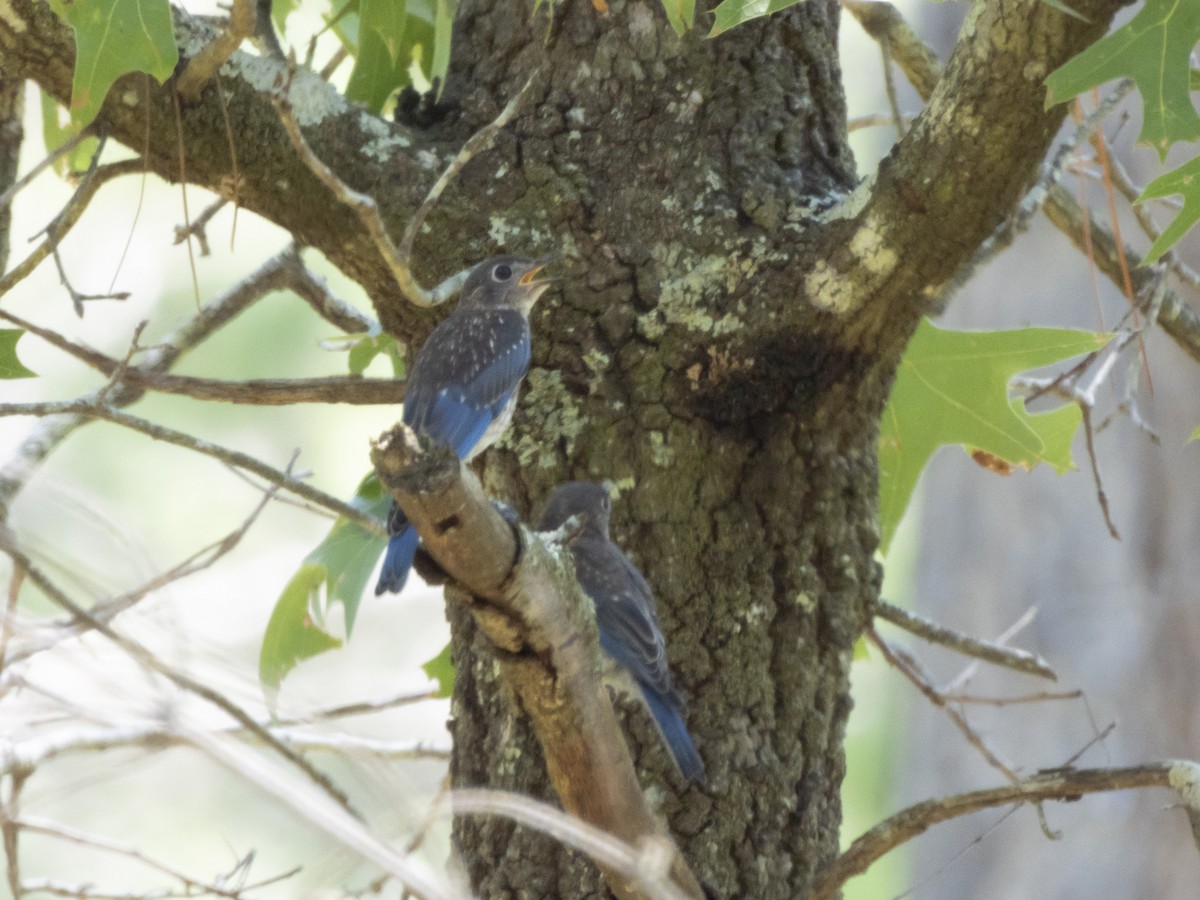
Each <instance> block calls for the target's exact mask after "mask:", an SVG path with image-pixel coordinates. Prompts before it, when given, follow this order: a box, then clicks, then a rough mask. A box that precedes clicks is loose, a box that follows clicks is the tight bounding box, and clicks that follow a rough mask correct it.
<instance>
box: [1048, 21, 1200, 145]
mask: <svg viewBox="0 0 1200 900" xmlns="http://www.w3.org/2000/svg"><path fill="white" fill-rule="evenodd" d="M1197 41H1200V3H1197V2H1196V0H1146V2H1145V5H1144V6H1143V7H1142V8H1141V9H1140V10H1138V13H1137V15H1135V16H1134V17H1133V18H1132V19H1130V20H1129V22H1128V23H1127V24H1126V25H1124V26H1122V27H1121V28H1118V29H1117V30H1116V31H1114V32H1113V33H1112V34H1110V35H1108V36H1107V37H1104V38H1101V39H1100V40H1099V41H1097V42H1096V43H1095V44H1093V45H1092V46H1091V47H1088V48H1087V49H1086V50H1084V51H1083V52H1082V53H1080V54H1079V55H1078V56H1075V57H1073V58H1071V59H1069V60H1067V62H1065V63H1063V65H1061V66H1059V67H1058V68H1057V69H1055V70H1054V71H1053V72H1051V73H1050V76H1049V77H1048V78H1047V79H1046V87H1047V88H1048V89H1049V91H1048V93H1047V95H1046V106H1047V107H1050V106H1053V105H1054V104H1055V103H1062V102H1063V101H1065V100H1070V99H1071V98H1072V97H1074V96H1076V95H1078V94H1081V93H1083V92H1084V91H1086V90H1089V89H1090V88H1093V87H1095V86H1096V85H1098V84H1103V83H1104V82H1106V81H1111V80H1112V79H1114V78H1124V77H1129V78H1132V79H1133V80H1134V82H1135V83H1136V84H1137V88H1138V91H1140V92H1141V95H1142V106H1143V111H1142V133H1141V135H1140V140H1141V141H1143V142H1145V143H1147V144H1150V145H1151V146H1152V147H1154V148H1155V149H1156V150H1158V154H1159V156H1160V157H1163V158H1165V157H1166V153H1167V149H1168V148H1169V147H1170V146H1171V144H1173V143H1175V142H1177V141H1191V140H1195V139H1196V138H1198V137H1200V116H1198V115H1197V114H1196V108H1195V107H1194V106H1193V105H1192V98H1191V95H1190V94H1189V82H1190V79H1191V74H1190V63H1191V53H1192V49H1193V48H1194V47H1195V46H1196V43H1197Z"/></svg>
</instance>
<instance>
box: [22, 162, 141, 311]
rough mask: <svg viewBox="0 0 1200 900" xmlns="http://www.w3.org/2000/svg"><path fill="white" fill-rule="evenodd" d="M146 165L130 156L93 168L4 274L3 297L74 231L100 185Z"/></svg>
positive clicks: (79, 309) (78, 306)
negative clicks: (32, 245)
mask: <svg viewBox="0 0 1200 900" xmlns="http://www.w3.org/2000/svg"><path fill="white" fill-rule="evenodd" d="M99 154H100V151H99V149H97V151H96V157H95V158H96V159H98V158H99ZM142 168H143V165H142V162H141V160H137V159H126V160H122V161H121V162H115V163H110V164H109V165H106V166H99V167H96V168H94V169H89V170H88V174H87V175H85V176H84V177H83V180H82V181H81V182H80V183H79V187H78V188H76V189H75V193H74V194H73V195H71V199H70V200H68V201H67V205H66V206H64V207H63V208H62V209H61V210H60V211H59V213H58V214H57V215H56V216H55V217H54V218H53V219H52V220H51V221H50V223H49V224H48V225H47V226H46V227H45V228H44V229H42V233H43V234H45V235H46V239H45V240H44V241H42V242H41V243H40V244H38V245H37V247H35V248H34V249H33V250H31V251H30V253H29V255H28V256H26V257H25V258H24V259H23V260H21V262H20V263H18V264H17V265H16V266H14V267H13V268H12V269H10V270H9V271H8V272H7V273H6V274H5V275H4V276H3V277H0V297H3V296H4V295H5V294H7V293H8V292H9V291H10V290H12V289H13V288H14V287H16V286H17V285H18V284H20V283H21V282H22V281H23V280H24V279H25V278H26V277H27V276H28V275H29V274H30V273H31V272H33V270H34V269H36V268H37V267H38V266H39V265H41V263H42V261H43V260H44V259H45V258H46V257H47V256H50V255H51V254H52V253H53V252H54V250H55V248H56V247H58V245H59V244H60V243H61V242H62V240H63V238H65V237H66V236H67V235H68V234H70V232H71V229H72V228H73V227H74V226H75V223H76V222H78V221H79V219H80V218H81V217H82V216H83V213H84V211H85V210H86V209H87V208H88V206H89V205H90V204H91V202H92V198H93V197H94V196H96V192H97V191H98V190H100V188H102V187H103V186H104V185H105V184H107V183H108V182H109V181H112V180H113V179H114V178H119V177H121V176H123V175H136V174H140V173H141V172H142ZM75 311H76V312H77V313H79V314H80V315H83V307H82V306H81V305H79V304H78V303H77V304H76V309H75Z"/></svg>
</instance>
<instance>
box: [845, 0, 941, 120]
mask: <svg viewBox="0 0 1200 900" xmlns="http://www.w3.org/2000/svg"><path fill="white" fill-rule="evenodd" d="M842 6H843V7H845V9H846V11H847V12H849V13H850V14H851V15H852V16H854V18H855V19H857V20H858V23H859V24H860V25H862V27H863V31H865V32H866V33H867V34H869V35H870V36H871V37H873V38H874V39H875V40H876V41H878V42H879V44H880V46H886V47H887V51H886V52H887V54H888V56H890V57H892V59H894V60H895V62H896V65H898V66H899V67H900V71H901V72H903V73H904V77H905V78H907V79H908V80H909V83H910V84H912V86H913V87H914V88H915V89H916V91H917V93H918V94H919V95H920V97H921V99H922V100H928V99H929V95H930V94H932V93H933V89H934V88H935V87H936V86H937V83H938V81H939V80H940V79H941V77H942V64H941V61H940V60H939V59H938V58H937V54H935V53H934V52H933V51H932V50H930V49H929V47H928V46H927V45H926V44H925V42H924V41H922V40H921V38H920V37H919V36H918V35H917V33H916V32H915V31H913V30H912V28H911V27H910V26H909V24H908V22H906V21H905V19H904V16H903V15H901V14H900V11H899V10H898V9H896V7H895V6H893V5H892V4H891V3H882V2H875V0H842ZM892 109H893V115H895V106H894V105H893V108H892Z"/></svg>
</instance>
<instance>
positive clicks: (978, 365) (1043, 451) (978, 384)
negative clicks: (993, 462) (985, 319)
mask: <svg viewBox="0 0 1200 900" xmlns="http://www.w3.org/2000/svg"><path fill="white" fill-rule="evenodd" d="M1109 337H1110V335H1107V334H1096V333H1093V332H1090V331H1072V330H1066V329H1056V328H1024V329H1019V330H1015V331H947V330H944V329H941V328H938V327H936V326H935V325H933V324H932V323H930V322H929V321H923V322H922V323H921V325H920V327H918V329H917V332H916V334H914V335H913V338H912V341H911V342H910V343H909V346H908V350H907V351H906V353H905V355H904V359H903V360H902V361H901V363H900V368H899V370H898V372H897V374H896V382H895V384H894V385H893V387H892V395H891V397H890V399H889V400H888V405H887V408H886V409H885V410H884V416H883V422H882V424H881V427H880V435H879V482H880V484H879V515H880V524H881V528H882V533H883V540H882V549H883V550H884V552H886V550H887V547H888V545H889V544H890V542H891V539H892V536H893V534H894V533H895V530H896V527H897V525H899V523H900V519H901V517H902V516H903V515H904V510H905V509H906V508H907V506H908V502H909V499H910V498H911V496H912V492H913V490H914V489H915V488H916V485H917V479H918V478H919V477H920V474H921V470H922V469H924V467H925V464H926V463H927V462H928V461H929V458H930V457H931V456H932V455H933V454H934V452H935V451H936V450H937V449H938V448H939V447H941V446H943V445H945V444H960V445H963V446H967V447H973V448H979V449H981V450H983V451H985V452H986V453H988V454H991V455H992V456H995V457H998V458H999V459H1000V460H1003V461H1005V462H1007V463H1008V464H1010V465H1012V466H1015V467H1019V468H1023V469H1031V468H1033V467H1034V466H1035V465H1037V464H1038V463H1039V462H1045V463H1048V464H1050V465H1052V466H1053V467H1054V468H1055V470H1056V471H1058V472H1064V471H1067V470H1068V469H1070V468H1072V467H1073V465H1074V463H1073V461H1072V459H1071V436H1072V435H1073V434H1074V429H1075V428H1076V427H1077V426H1078V423H1079V411H1078V408H1076V407H1074V406H1071V407H1066V408H1062V409H1057V410H1053V411H1051V412H1048V413H1038V414H1032V415H1031V414H1030V413H1028V412H1026V411H1025V409H1024V405H1023V404H1021V403H1019V402H1016V403H1014V402H1013V401H1012V400H1011V399H1010V398H1009V396H1008V383H1009V381H1010V379H1011V378H1012V377H1013V376H1014V375H1016V374H1018V373H1020V372H1024V371H1026V370H1028V369H1034V368H1039V367H1041V366H1046V365H1050V364H1051V363H1055V362H1059V361H1061V360H1066V359H1070V358H1071V357H1073V356H1078V355H1080V354H1082V353H1090V352H1091V351H1093V350H1098V349H1099V348H1101V347H1103V346H1104V344H1105V343H1106V342H1107V341H1108V340H1109Z"/></svg>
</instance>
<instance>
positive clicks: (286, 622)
mask: <svg viewBox="0 0 1200 900" xmlns="http://www.w3.org/2000/svg"><path fill="white" fill-rule="evenodd" d="M324 580H325V571H324V568H323V567H322V566H318V565H312V564H307V563H306V564H305V565H302V566H301V567H300V570H299V571H298V572H297V573H296V574H295V575H293V576H292V580H291V581H289V582H288V583H287V587H285V588H284V589H283V593H282V594H280V596H279V600H278V601H277V602H276V603H275V609H273V610H272V611H271V618H270V620H269V621H268V622H267V630H266V632H265V633H264V634H263V642H262V649H261V650H260V651H259V654H258V680H259V682H260V683H261V684H262V687H263V691H264V693H265V694H266V695H267V702H268V704H270V705H271V706H272V707H274V705H275V697H276V696H277V695H278V693H279V686H280V684H282V683H283V679H284V677H285V676H286V675H287V673H288V672H290V671H291V670H292V669H294V668H295V667H296V666H297V665H299V664H300V663H302V662H303V661H304V660H306V659H311V658H312V657H314V656H319V655H320V654H322V653H324V652H326V651H327V650H334V649H336V648H338V647H340V646H342V642H341V641H339V640H338V639H337V638H335V637H333V636H332V635H330V634H329V633H328V632H326V631H325V630H324V629H323V628H322V627H321V626H320V625H319V624H318V623H317V622H316V620H315V619H314V618H313V616H312V614H311V613H310V611H309V601H310V599H311V597H312V596H313V595H314V594H315V593H316V592H317V590H318V589H319V588H320V586H321V583H322V582H323V581H324Z"/></svg>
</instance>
